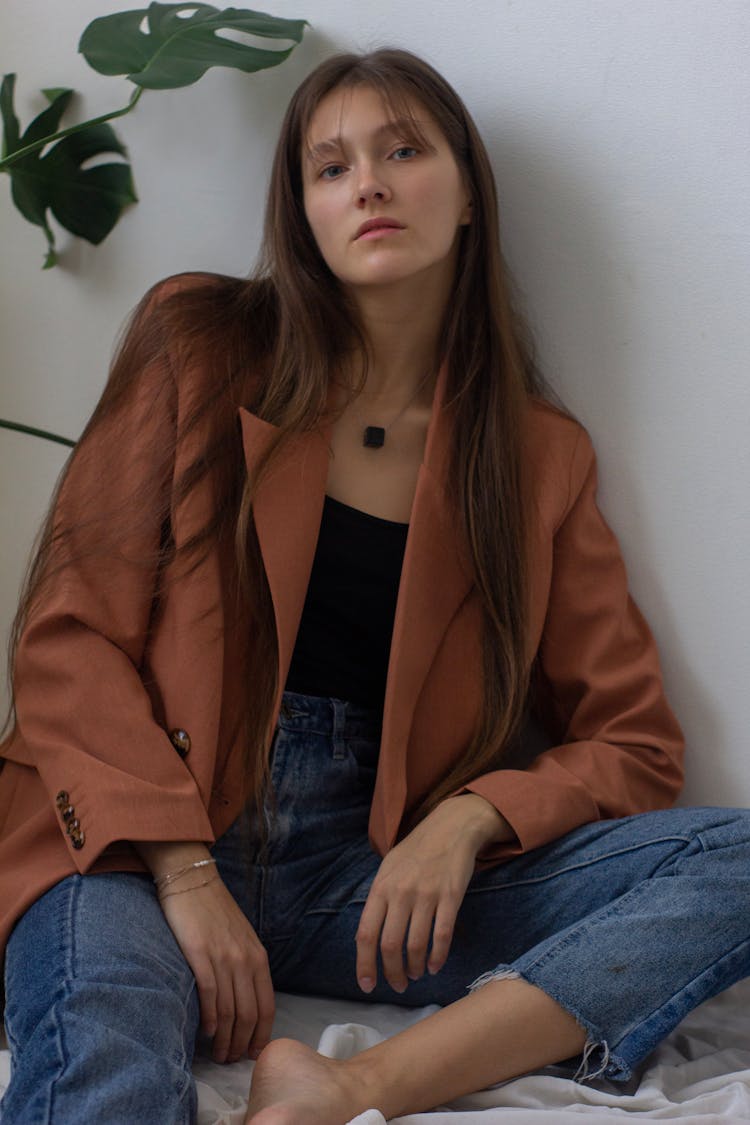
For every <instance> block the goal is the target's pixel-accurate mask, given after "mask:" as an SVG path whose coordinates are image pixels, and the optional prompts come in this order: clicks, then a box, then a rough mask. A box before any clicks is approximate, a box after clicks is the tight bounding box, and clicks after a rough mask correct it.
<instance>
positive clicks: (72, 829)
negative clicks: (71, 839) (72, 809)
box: [66, 816, 81, 836]
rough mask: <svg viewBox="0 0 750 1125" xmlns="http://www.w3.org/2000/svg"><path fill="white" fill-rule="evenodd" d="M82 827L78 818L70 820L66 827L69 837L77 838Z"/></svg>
mask: <svg viewBox="0 0 750 1125" xmlns="http://www.w3.org/2000/svg"><path fill="white" fill-rule="evenodd" d="M80 827H81V822H80V820H79V819H78V817H77V816H74V817H73V819H72V820H69V821H68V823H67V825H66V830H67V833H68V835H69V836H75V835H76V834H77V832H78V829H79V828H80Z"/></svg>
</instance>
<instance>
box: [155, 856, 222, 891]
mask: <svg viewBox="0 0 750 1125" xmlns="http://www.w3.org/2000/svg"><path fill="white" fill-rule="evenodd" d="M211 863H216V860H215V859H213V858H209V859H197V860H196V861H195V863H186V864H185V866H184V867H178V869H177V870H176V871H168V872H167V873H166V874H165V875H160V876H159V877H158V879H154V883H155V884H156V889H157V891H161V890H163V889H164V887H168V886H169V884H170V883H174V881H175V880H176V879H180V878H181V877H182V876H183V875H187V873H188V871H193V870H195V869H197V868H199V867H208V865H209V864H211Z"/></svg>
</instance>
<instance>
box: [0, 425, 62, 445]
mask: <svg viewBox="0 0 750 1125" xmlns="http://www.w3.org/2000/svg"><path fill="white" fill-rule="evenodd" d="M0 428H2V429H5V430H17V431H18V432H19V433H21V434H31V435H32V436H33V437H40V438H46V439H47V441H56V442H58V443H59V444H60V445H67V446H69V448H70V449H74V448H75V445H76V443H75V442H74V441H71V440H70V438H66V437H61V436H60V434H51V433H50V432H49V431H48V430H37V429H36V427H35V426H24V425H23V424H22V423H21V422H8V421H6V419H5V418H0Z"/></svg>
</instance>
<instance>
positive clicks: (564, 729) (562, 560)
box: [466, 428, 683, 866]
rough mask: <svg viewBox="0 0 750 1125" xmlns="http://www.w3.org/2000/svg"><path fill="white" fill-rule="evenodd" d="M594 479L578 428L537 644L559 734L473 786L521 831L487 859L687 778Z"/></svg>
mask: <svg viewBox="0 0 750 1125" xmlns="http://www.w3.org/2000/svg"><path fill="white" fill-rule="evenodd" d="M596 484H597V470H596V459H595V456H594V451H593V448H592V446H591V441H590V439H589V437H588V434H587V433H586V432H585V430H583V429H582V428H581V429H580V431H579V434H578V439H577V442H576V445H575V449H574V453H573V456H572V462H571V473H570V491H569V500H568V504H567V508H566V511H565V513H564V515H563V518H562V519H561V521H560V523H559V525H558V527H557V530H556V532H555V535H554V540H553V554H552V574H551V581H550V588H549V600H548V606H547V614H546V618H545V624H544V629H543V633H542V637H541V642H540V646H539V651H538V653H537V663H538V671H539V674H540V681H541V690H542V696H543V700H542V702H543V705H544V706H543V711H544V714H545V717H546V718H547V719H548V721H549V725H550V726H551V728H552V732H553V738H554V739H555V740H556V742H557V744H556V745H554V746H552V747H551V748H550V749H548V750H545V751H543V752H542V753H541V754H540V755H539V756H538V757H537V758H536V759H535V760H534V761H533V762H532V763H531V765H529V766H528V768H526V769H504V770H503V769H501V770H496V771H493V772H491V773H487V774H484V775H482V776H480V777H478V778H476V779H475V780H474V781H473V782H470V783H469V784H468V785H467V786H466V789H468V790H470V791H472V792H475V793H478V794H480V795H481V796H482V797H485V798H486V799H487V800H488V801H490V803H491V804H493V805H494V806H495V807H496V808H497V809H498V810H499V811H500V812H501V813H502V815H503V816H504V817H505V818H506V820H508V822H509V823H510V825H511V826H512V828H513V829H514V831H515V833H516V835H517V837H518V843H514V844H510V845H509V844H504V845H503V844H498V845H491V846H489V847H488V848H486V849H484V850H483V851H482V852H481V853H480V856H479V864H480V866H481V865H491V864H492V863H495V862H497V861H498V860H500V859H503V858H507V857H508V856H510V855H514V854H518V853H519V852H523V851H527V850H529V849H531V848H537V847H540V846H541V845H543V844H546V843H549V842H550V841H552V840H554V839H556V838H558V837H559V836H561V835H563V834H565V833H566V832H569V831H571V830H572V829H574V828H577V827H579V826H580V825H582V824H586V823H589V822H592V821H596V820H600V819H607V818H612V817H622V816H628V815H630V814H633V813H639V812H645V811H648V810H650V809H656V808H665V807H668V806H669V805H671V804H672V802H673V800H674V799H675V797H676V796H677V794H678V793H679V790H680V787H681V784H682V754H683V738H682V732H681V730H680V727H679V725H678V723H677V720H676V719H675V716H674V715H673V713H672V711H671V709H670V707H669V705H668V703H667V701H666V699H665V696H664V690H663V685H662V677H661V671H660V666H659V659H658V655H657V650H656V645H655V642H654V638H653V636H652V635H651V632H650V630H649V628H648V625H647V624H646V622H645V620H644V618H643V616H642V614H641V613H640V611H639V610H638V608H637V606H636V605H635V603H634V602H633V600H632V598H631V597H630V595H629V593H628V584H627V577H626V573H625V566H624V563H623V559H622V556H621V553H620V550H619V547H618V544H617V540H616V538H615V536H614V534H613V533H612V531H611V530H610V528H609V527H608V525H607V523H606V522H605V520H604V518H603V516H602V514H601V512H600V511H599V508H598V506H597V503H596Z"/></svg>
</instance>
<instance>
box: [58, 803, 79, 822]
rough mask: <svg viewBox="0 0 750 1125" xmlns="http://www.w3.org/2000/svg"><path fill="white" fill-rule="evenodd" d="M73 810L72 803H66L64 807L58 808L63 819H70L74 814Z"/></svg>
mask: <svg viewBox="0 0 750 1125" xmlns="http://www.w3.org/2000/svg"><path fill="white" fill-rule="evenodd" d="M75 812H76V810H75V809H74V807H73V806H72V805H66V806H65V808H63V809H60V816H61V817H62V818H63V820H70V818H71V817H72V816H75Z"/></svg>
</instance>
